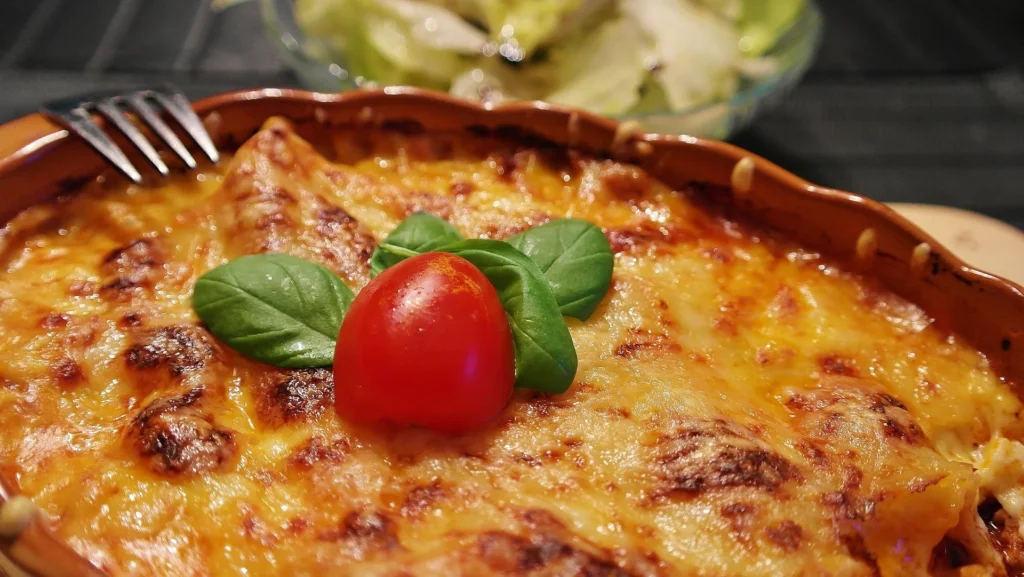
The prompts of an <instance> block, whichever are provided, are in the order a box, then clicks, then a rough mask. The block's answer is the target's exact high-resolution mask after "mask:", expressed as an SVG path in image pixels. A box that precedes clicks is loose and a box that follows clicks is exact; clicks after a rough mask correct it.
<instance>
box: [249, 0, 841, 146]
mask: <svg viewBox="0 0 1024 577" xmlns="http://www.w3.org/2000/svg"><path fill="white" fill-rule="evenodd" d="M279 1H280V0H260V12H261V16H262V19H263V27H264V30H265V32H266V33H267V34H268V36H270V38H269V40H270V41H271V42H272V43H273V44H274V46H275V48H276V49H277V53H278V55H279V56H280V57H281V59H282V60H284V61H285V63H287V64H288V65H289V67H290V68H292V69H293V70H295V69H297V68H299V67H300V66H301V67H310V68H311V69H312V67H317V68H319V69H321V71H326V72H327V74H330V75H331V76H333V77H334V78H336V79H337V81H338V82H339V86H342V87H344V88H343V89H342V90H341V91H343V92H347V91H351V90H359V89H364V88H363V87H362V86H360V85H359V83H358V82H359V81H358V77H354V76H353V75H352V73H351V71H350V70H348V63H347V61H346V59H345V57H344V55H343V54H342V55H341V57H340V58H338V59H336V61H330V62H329V61H326V60H322V59H319V58H317V57H316V56H315V55H314V54H312V53H311V52H310V50H309V49H308V48H307V45H308V44H311V43H317V44H322V43H323V42H324V40H322V39H319V38H316V37H312V36H307V35H305V34H304V33H302V32H301V31H299V36H296V34H294V33H293V32H292V31H290V30H287V28H289V26H285V25H283V24H282V20H281V18H282V16H281V14H280V10H279V7H278V5H277V4H278V2H279ZM801 24H803V25H805V26H807V27H808V28H807V30H806V31H805V32H806V34H803V35H800V36H797V35H796V34H795V33H796V32H797V31H798V30H799V28H800V25H801ZM824 35H825V15H824V12H823V11H822V9H821V6H820V5H819V0H803V7H802V8H801V9H800V12H799V13H797V16H796V18H795V19H794V20H793V21H792V22H790V23H789V24H788V25H787V26H786V27H785V28H784V29H783V30H782V32H781V34H779V37H778V38H777V39H776V41H775V43H773V44H772V46H771V47H770V48H769V49H768V50H767V51H766V52H765V53H764V54H762V55H761V56H762V57H765V56H767V57H771V56H781V55H782V54H789V53H790V52H794V53H800V52H802V53H803V57H802V58H799V59H796V60H794V61H793V62H791V63H790V64H789V65H788V66H786V67H784V68H780V69H778V70H776V71H774V72H772V73H771V74H769V75H767V76H766V77H765V78H764V79H761V80H760V81H758V82H755V83H753V84H751V85H749V86H745V87H741V88H740V89H738V90H736V92H734V93H733V94H731V95H730V96H729V97H728V98H717V99H715V100H712V101H709V102H704V103H702V104H697V105H695V106H691V107H689V108H686V109H683V110H676V111H673V110H669V109H666V110H658V111H648V112H639V113H625V114H617V115H614V116H610V118H614V119H616V120H619V121H626V120H637V121H646V120H657V119H659V118H684V117H690V116H697V115H700V114H702V113H706V112H707V111H710V110H716V109H719V108H721V107H723V106H724V107H725V108H726V109H728V110H737V109H742V108H743V107H745V106H748V105H750V104H751V103H753V102H757V101H759V100H762V99H766V98H768V97H769V96H771V95H772V94H773V93H775V92H776V91H778V90H780V89H785V88H786V87H787V86H788V85H789V84H790V83H791V82H790V81H792V82H793V83H795V82H798V81H799V80H800V79H801V78H802V77H803V76H804V75H805V74H806V73H807V71H808V70H809V69H810V67H811V65H812V64H813V63H814V61H815V59H816V58H817V55H818V52H819V51H820V49H821V42H822V39H823V38H824ZM780 49H783V50H784V52H782V53H780V52H779V50H780ZM334 66H337V67H338V71H343V72H344V74H343V75H341V76H339V75H338V71H335V70H332V67H334ZM300 76H301V75H300ZM367 80H370V81H371V82H373V80H372V79H367ZM377 88H383V87H378V86H372V87H369V88H366V89H370V90H372V89H377ZM732 131H733V130H732V127H730V128H729V129H728V130H727V132H728V133H731V132H732Z"/></svg>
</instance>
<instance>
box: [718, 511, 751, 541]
mask: <svg viewBox="0 0 1024 577" xmlns="http://www.w3.org/2000/svg"><path fill="white" fill-rule="evenodd" d="M718 512H719V514H721V515H722V518H723V519H725V522H726V523H727V524H728V525H729V534H730V535H731V536H732V538H733V539H736V541H737V542H739V543H749V542H750V539H751V535H750V530H751V529H752V528H753V527H754V525H755V524H756V522H757V519H758V510H757V506H756V505H754V504H753V503H746V502H742V501H740V502H736V503H726V504H725V505H722V506H721V507H720V508H719V510H718Z"/></svg>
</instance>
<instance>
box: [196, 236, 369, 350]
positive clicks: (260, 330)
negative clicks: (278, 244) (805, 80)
mask: <svg viewBox="0 0 1024 577" xmlns="http://www.w3.org/2000/svg"><path fill="white" fill-rule="evenodd" d="M353 298H355V296H354V295H353V294H352V291H351V290H350V289H349V288H348V287H347V286H345V284H344V283H343V282H341V279H339V278H338V277H337V276H335V275H334V273H332V272H331V271H329V270H327V269H326V268H324V267H322V266H320V265H318V264H314V263H311V262H308V261H305V260H302V259H300V258H296V257H293V256H289V255H286V254H260V255H251V256H243V257H241V258H238V259H235V260H233V261H231V262H229V263H227V264H225V265H223V266H219V267H217V268H215V269H213V270H211V271H210V272H208V273H206V274H204V275H203V276H201V277H199V280H198V281H196V286H195V290H194V291H193V292H192V308H194V309H195V311H196V314H197V315H199V318H200V319H202V321H203V322H204V323H205V324H206V327H207V328H208V329H209V330H210V332H211V333H213V335H214V336H216V337H217V338H218V339H220V340H222V341H224V343H226V344H227V345H228V346H229V347H231V348H233V349H235V350H236V351H238V352H240V353H242V354H243V355H245V356H247V357H249V358H251V359H255V360H257V361H261V362H264V363H267V364H268V365H274V366H276V367H282V368H287V369H299V368H312V367H329V366H331V364H332V363H333V361H334V343H335V340H336V339H337V338H338V331H339V330H340V329H341V321H342V319H343V318H344V317H345V312H346V311H348V307H349V305H350V304H351V303H352V299H353Z"/></svg>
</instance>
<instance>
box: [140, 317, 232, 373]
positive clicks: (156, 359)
mask: <svg viewBox="0 0 1024 577" xmlns="http://www.w3.org/2000/svg"><path fill="white" fill-rule="evenodd" d="M215 354H216V351H215V349H214V345H213V341H212V339H211V338H210V337H209V336H208V335H207V333H206V331H205V330H203V329H201V328H199V327H197V326H194V325H172V326H166V327H158V328H153V329H146V330H142V331H139V332H138V333H136V338H135V344H133V345H132V346H131V347H129V348H128V350H126V351H125V352H124V362H125V364H126V365H127V366H128V368H129V369H130V370H132V371H135V372H136V373H148V372H152V371H166V375H167V376H169V377H170V378H172V379H176V378H178V377H181V376H182V375H185V374H187V373H192V372H195V371H199V370H201V369H203V368H204V367H206V366H207V365H208V364H210V363H211V362H212V361H213V360H214V357H215Z"/></svg>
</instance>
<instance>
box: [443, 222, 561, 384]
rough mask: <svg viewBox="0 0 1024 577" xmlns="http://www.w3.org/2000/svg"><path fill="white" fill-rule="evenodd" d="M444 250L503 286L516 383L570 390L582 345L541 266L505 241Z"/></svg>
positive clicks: (469, 242) (497, 286)
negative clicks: (567, 323) (575, 343)
mask: <svg viewBox="0 0 1024 577" xmlns="http://www.w3.org/2000/svg"><path fill="white" fill-rule="evenodd" d="M439 252H447V253H451V254H454V255H456V256H460V257H462V258H464V259H466V260H468V261H469V262H471V263H473V266H475V267H476V268H478V269H480V272H482V273H484V276H486V277H487V280H489V281H491V284H492V285H494V288H495V289H496V290H497V291H498V298H499V299H500V300H501V306H502V308H504V309H505V314H506V315H508V324H509V326H510V327H511V328H512V341H513V342H514V343H515V355H516V386H517V387H521V388H526V389H534V390H538V391H543V392H545V393H564V392H565V391H566V390H567V389H568V388H569V386H570V385H572V380H573V378H574V377H575V376H576V362H577V361H576V348H575V347H574V346H573V343H572V335H570V334H569V329H568V327H566V326H565V321H564V320H563V319H562V315H561V313H559V311H558V303H557V302H556V301H555V295H554V294H553V293H552V292H551V287H549V286H548V283H547V281H546V280H545V279H544V274H543V273H541V271H540V269H538V268H537V265H535V264H534V263H533V261H531V260H530V259H529V258H528V257H527V256H526V255H524V254H523V253H521V252H519V251H518V250H516V249H515V248H513V247H512V246H511V245H509V244H508V243H506V242H501V241H499V240H484V239H472V240H464V241H460V242H457V243H455V244H451V245H448V246H444V247H441V248H440V249H439Z"/></svg>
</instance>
